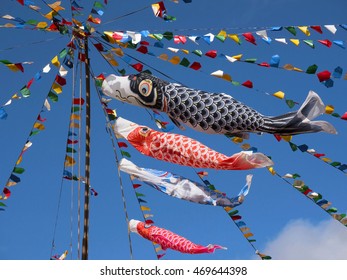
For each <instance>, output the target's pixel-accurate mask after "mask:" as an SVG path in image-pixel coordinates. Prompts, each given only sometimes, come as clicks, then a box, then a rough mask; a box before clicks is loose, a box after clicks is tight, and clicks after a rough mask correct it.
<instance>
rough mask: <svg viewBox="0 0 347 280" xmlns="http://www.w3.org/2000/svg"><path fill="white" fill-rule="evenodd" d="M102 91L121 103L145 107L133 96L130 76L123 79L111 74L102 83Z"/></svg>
mask: <svg viewBox="0 0 347 280" xmlns="http://www.w3.org/2000/svg"><path fill="white" fill-rule="evenodd" d="M101 90H102V92H103V93H104V94H105V95H107V96H109V97H111V98H114V99H117V100H119V101H122V102H125V103H129V104H133V105H137V106H141V107H143V106H144V105H143V104H142V103H141V102H140V101H139V100H138V98H136V96H134V95H132V94H131V92H132V90H131V88H130V80H129V76H124V77H123V76H122V77H121V76H116V75H113V74H111V75H109V76H107V77H106V79H105V80H104V81H103V82H102V86H101Z"/></svg>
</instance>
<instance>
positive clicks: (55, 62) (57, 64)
mask: <svg viewBox="0 0 347 280" xmlns="http://www.w3.org/2000/svg"><path fill="white" fill-rule="evenodd" d="M51 62H52V64H53V65H54V66H56V67H59V66H60V62H59V59H58V56H57V55H56V56H55V57H53V59H52V60H51Z"/></svg>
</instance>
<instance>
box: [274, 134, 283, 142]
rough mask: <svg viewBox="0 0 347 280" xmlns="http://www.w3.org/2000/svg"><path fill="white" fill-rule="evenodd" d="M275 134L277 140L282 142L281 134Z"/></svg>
mask: <svg viewBox="0 0 347 280" xmlns="http://www.w3.org/2000/svg"><path fill="white" fill-rule="evenodd" d="M274 136H275V138H276V140H277V141H278V142H280V141H281V140H282V137H281V135H278V134H274Z"/></svg>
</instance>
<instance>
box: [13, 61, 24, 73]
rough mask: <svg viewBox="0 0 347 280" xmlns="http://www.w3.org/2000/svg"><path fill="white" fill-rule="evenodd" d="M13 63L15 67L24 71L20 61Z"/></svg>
mask: <svg viewBox="0 0 347 280" xmlns="http://www.w3.org/2000/svg"><path fill="white" fill-rule="evenodd" d="M14 65H16V67H17V68H18V69H19V70H20V71H21V72H24V68H23V65H22V63H15V64H14Z"/></svg>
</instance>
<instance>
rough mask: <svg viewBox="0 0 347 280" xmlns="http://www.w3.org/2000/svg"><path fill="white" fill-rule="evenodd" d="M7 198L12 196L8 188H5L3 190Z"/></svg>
mask: <svg viewBox="0 0 347 280" xmlns="http://www.w3.org/2000/svg"><path fill="white" fill-rule="evenodd" d="M2 192H3V193H4V195H5V197H6V198H9V197H10V196H11V191H10V190H9V189H8V188H4V189H3V190H2Z"/></svg>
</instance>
